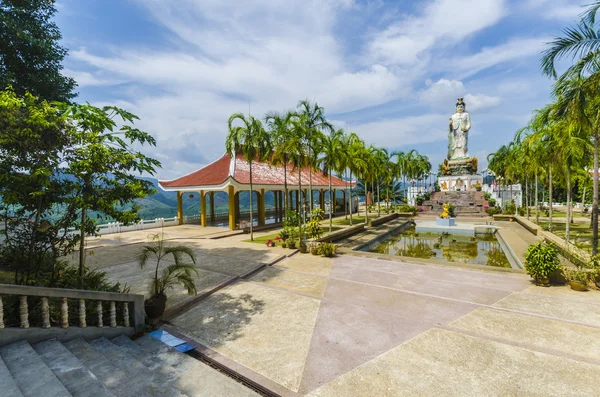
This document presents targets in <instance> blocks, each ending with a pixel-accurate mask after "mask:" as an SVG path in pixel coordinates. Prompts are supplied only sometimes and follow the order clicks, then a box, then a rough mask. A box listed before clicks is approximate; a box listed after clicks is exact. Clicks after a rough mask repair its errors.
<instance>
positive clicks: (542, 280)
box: [535, 277, 550, 287]
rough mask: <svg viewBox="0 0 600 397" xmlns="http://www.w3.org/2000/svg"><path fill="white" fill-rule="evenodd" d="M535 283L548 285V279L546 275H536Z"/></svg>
mask: <svg viewBox="0 0 600 397" xmlns="http://www.w3.org/2000/svg"><path fill="white" fill-rule="evenodd" d="M535 283H536V284H537V285H541V286H544V287H547V286H549V285H550V279H549V278H548V277H538V278H537V279H535Z"/></svg>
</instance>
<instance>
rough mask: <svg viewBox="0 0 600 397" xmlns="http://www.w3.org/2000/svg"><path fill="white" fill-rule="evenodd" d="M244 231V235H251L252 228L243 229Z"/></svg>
mask: <svg viewBox="0 0 600 397" xmlns="http://www.w3.org/2000/svg"><path fill="white" fill-rule="evenodd" d="M242 231H243V232H244V234H250V226H247V227H245V228H243V229H242Z"/></svg>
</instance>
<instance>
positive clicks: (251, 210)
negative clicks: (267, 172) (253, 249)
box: [248, 160, 254, 241]
mask: <svg viewBox="0 0 600 397" xmlns="http://www.w3.org/2000/svg"><path fill="white" fill-rule="evenodd" d="M248 163H249V164H250V241H254V218H253V217H252V213H253V212H254V206H253V205H252V204H253V203H252V196H253V195H254V194H253V193H254V191H253V190H252V160H250V161H249V162H248Z"/></svg>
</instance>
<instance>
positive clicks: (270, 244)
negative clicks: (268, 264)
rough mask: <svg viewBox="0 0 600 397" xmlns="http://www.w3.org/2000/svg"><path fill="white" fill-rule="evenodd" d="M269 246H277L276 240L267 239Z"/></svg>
mask: <svg viewBox="0 0 600 397" xmlns="http://www.w3.org/2000/svg"><path fill="white" fill-rule="evenodd" d="M267 247H275V241H273V240H267Z"/></svg>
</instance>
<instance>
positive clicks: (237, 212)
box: [234, 191, 242, 222]
mask: <svg viewBox="0 0 600 397" xmlns="http://www.w3.org/2000/svg"><path fill="white" fill-rule="evenodd" d="M240 193H241V191H240V192H236V193H235V195H234V197H235V219H237V220H238V221H240V222H241V220H242V217H241V216H240Z"/></svg>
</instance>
